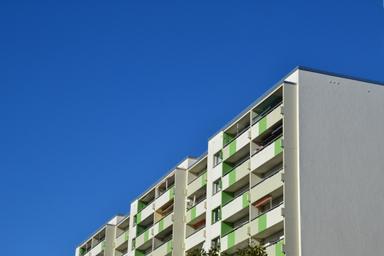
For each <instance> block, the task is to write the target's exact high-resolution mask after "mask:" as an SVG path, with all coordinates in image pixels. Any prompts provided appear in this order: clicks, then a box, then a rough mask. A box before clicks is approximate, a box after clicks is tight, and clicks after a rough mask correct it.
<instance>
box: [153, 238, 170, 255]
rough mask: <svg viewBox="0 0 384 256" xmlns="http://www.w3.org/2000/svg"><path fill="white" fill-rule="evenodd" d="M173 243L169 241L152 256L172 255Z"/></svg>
mask: <svg viewBox="0 0 384 256" xmlns="http://www.w3.org/2000/svg"><path fill="white" fill-rule="evenodd" d="M172 242H173V241H172V240H169V241H168V242H165V243H163V244H162V245H160V246H159V247H157V248H156V249H155V250H154V251H153V252H152V254H151V256H167V255H171V254H172V249H173V243H172Z"/></svg>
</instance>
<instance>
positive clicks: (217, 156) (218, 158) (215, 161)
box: [213, 150, 223, 166]
mask: <svg viewBox="0 0 384 256" xmlns="http://www.w3.org/2000/svg"><path fill="white" fill-rule="evenodd" d="M222 160H223V153H222V151H221V150H220V151H219V152H217V153H216V154H214V155H213V166H216V165H218V164H219V163H221V161H222Z"/></svg>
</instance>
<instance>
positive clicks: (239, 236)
mask: <svg viewBox="0 0 384 256" xmlns="http://www.w3.org/2000/svg"><path fill="white" fill-rule="evenodd" d="M248 239H249V222H245V223H244V224H243V225H241V226H239V227H237V228H235V229H234V230H232V231H231V232H230V233H228V234H226V235H224V236H223V237H222V238H221V251H222V252H227V253H233V252H234V251H236V249H237V248H240V247H243V246H244V244H245V243H248Z"/></svg>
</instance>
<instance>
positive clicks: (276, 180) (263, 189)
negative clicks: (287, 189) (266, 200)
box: [250, 170, 283, 203]
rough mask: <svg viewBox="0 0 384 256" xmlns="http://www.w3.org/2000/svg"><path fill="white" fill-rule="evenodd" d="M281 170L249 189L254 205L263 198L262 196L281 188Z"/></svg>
mask: <svg viewBox="0 0 384 256" xmlns="http://www.w3.org/2000/svg"><path fill="white" fill-rule="evenodd" d="M282 173H283V170H281V171H279V172H277V173H275V174H274V175H272V176H271V177H268V178H266V179H265V180H263V181H262V182H260V183H259V184H257V185H256V186H254V187H253V188H252V189H251V199H250V200H251V202H252V203H254V202H256V201H257V200H259V199H261V198H263V197H264V196H266V195H268V194H270V193H272V192H273V191H275V190H277V189H278V188H280V187H282V186H283V181H282V180H281V176H282Z"/></svg>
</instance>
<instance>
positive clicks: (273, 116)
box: [251, 105, 283, 139]
mask: <svg viewBox="0 0 384 256" xmlns="http://www.w3.org/2000/svg"><path fill="white" fill-rule="evenodd" d="M281 107H282V105H279V106H278V107H276V108H275V109H274V110H272V111H271V112H270V113H269V114H267V115H266V116H265V117H263V118H262V119H260V120H259V121H258V122H257V123H256V124H254V125H253V126H252V127H251V137H252V139H255V138H257V137H258V136H259V135H260V134H262V133H263V132H264V131H266V130H267V129H269V128H270V127H272V126H273V125H275V124H276V123H277V122H279V121H280V120H281V119H282V118H283V115H282V114H281Z"/></svg>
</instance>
